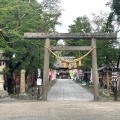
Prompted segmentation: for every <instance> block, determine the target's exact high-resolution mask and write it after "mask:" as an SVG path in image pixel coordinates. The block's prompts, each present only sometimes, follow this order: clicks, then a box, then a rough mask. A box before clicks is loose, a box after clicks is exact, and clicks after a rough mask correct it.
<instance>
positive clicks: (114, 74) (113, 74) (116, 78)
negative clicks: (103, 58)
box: [111, 72, 118, 82]
mask: <svg viewBox="0 0 120 120" xmlns="http://www.w3.org/2000/svg"><path fill="white" fill-rule="evenodd" d="M111 79H112V81H113V82H116V81H118V72H112V76H111Z"/></svg>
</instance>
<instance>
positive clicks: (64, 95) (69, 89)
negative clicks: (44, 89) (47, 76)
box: [47, 79, 93, 101]
mask: <svg viewBox="0 0 120 120" xmlns="http://www.w3.org/2000/svg"><path fill="white" fill-rule="evenodd" d="M47 99H48V101H57V100H81V101H88V100H89V101H91V100H93V94H92V93H90V92H89V91H88V90H86V89H85V88H83V87H82V86H80V85H79V84H77V83H76V82H75V81H73V80H72V79H58V80H57V82H56V84H55V85H54V86H53V87H52V88H51V90H50V91H49V92H48V96H47Z"/></svg>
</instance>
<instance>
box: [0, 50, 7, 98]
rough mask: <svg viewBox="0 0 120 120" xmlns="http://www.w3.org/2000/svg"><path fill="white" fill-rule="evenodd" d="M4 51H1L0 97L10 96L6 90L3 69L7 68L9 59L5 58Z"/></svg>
mask: <svg viewBox="0 0 120 120" xmlns="http://www.w3.org/2000/svg"><path fill="white" fill-rule="evenodd" d="M3 54H4V51H3V50H0V97H6V96H8V92H7V91H5V90H4V74H3V69H4V68H5V67H6V60H7V58H6V57H4V56H3Z"/></svg>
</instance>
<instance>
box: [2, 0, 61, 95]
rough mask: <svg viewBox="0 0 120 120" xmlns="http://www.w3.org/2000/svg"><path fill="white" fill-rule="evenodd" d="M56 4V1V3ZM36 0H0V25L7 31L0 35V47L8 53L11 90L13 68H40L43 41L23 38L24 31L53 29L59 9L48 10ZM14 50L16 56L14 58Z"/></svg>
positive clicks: (8, 76) (31, 69) (18, 69)
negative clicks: (52, 11)
mask: <svg viewBox="0 0 120 120" xmlns="http://www.w3.org/2000/svg"><path fill="white" fill-rule="evenodd" d="M56 4H57V3H56ZM42 9H43V7H42V6H41V4H39V3H37V2H36V0H27V1H26V0H13V1H9V0H0V28H1V29H4V30H5V31H7V33H6V35H4V37H1V38H0V42H1V43H2V44H0V49H3V50H4V51H5V53H6V54H5V55H6V56H7V57H9V61H8V63H7V68H6V70H7V71H8V72H7V71H6V70H5V71H6V73H9V74H7V78H8V80H7V81H8V90H9V93H12V92H13V76H12V75H13V72H16V73H19V71H20V70H21V69H25V70H26V71H27V74H28V73H35V72H36V71H37V68H41V69H42V68H43V59H44V58H43V57H44V56H43V53H44V41H43V40H35V41H29V40H25V39H24V38H23V34H24V32H53V31H54V30H55V25H56V24H59V23H58V22H57V19H58V18H59V16H60V12H59V13H54V14H53V13H49V12H45V11H43V10H42ZM13 54H15V58H13Z"/></svg>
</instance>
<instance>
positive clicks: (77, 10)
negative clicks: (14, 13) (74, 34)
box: [37, 0, 110, 33]
mask: <svg viewBox="0 0 120 120" xmlns="http://www.w3.org/2000/svg"><path fill="white" fill-rule="evenodd" d="M37 1H38V2H41V1H42V0H37ZM108 1H109V0H61V6H62V8H63V9H64V11H62V16H61V18H59V21H60V22H61V23H62V25H61V26H56V30H57V32H59V33H67V32H68V26H69V25H71V24H73V21H74V20H75V19H76V18H77V17H79V16H83V15H86V16H88V17H90V15H91V13H96V14H97V13H98V14H99V13H100V11H103V12H110V8H109V7H106V5H105V4H106V3H107V2H108Z"/></svg>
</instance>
